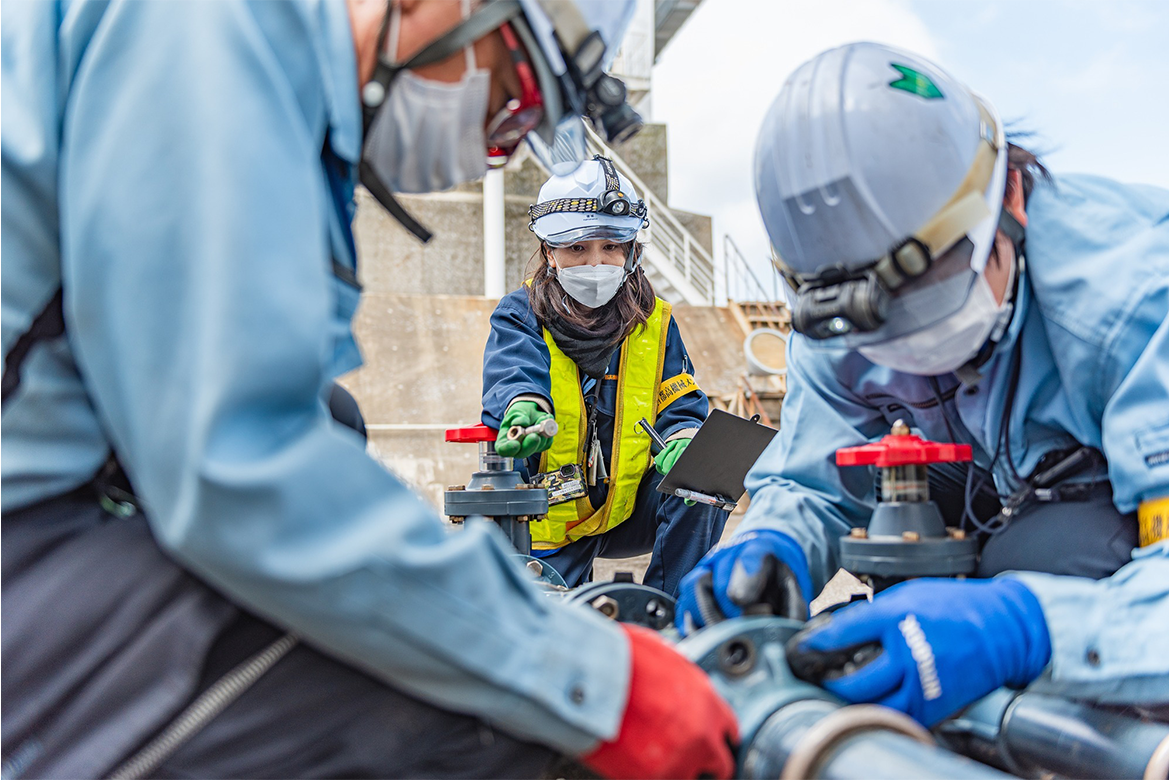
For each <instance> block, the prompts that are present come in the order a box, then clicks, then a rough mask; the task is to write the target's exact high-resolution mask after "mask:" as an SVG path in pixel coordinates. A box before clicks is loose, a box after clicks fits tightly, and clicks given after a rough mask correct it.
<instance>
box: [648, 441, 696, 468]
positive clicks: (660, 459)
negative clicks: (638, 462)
mask: <svg viewBox="0 0 1170 780" xmlns="http://www.w3.org/2000/svg"><path fill="white" fill-rule="evenodd" d="M690 443H691V440H690V439H675V440H674V441H668V442H667V443H666V446H665V447H663V448H662V450H661V451H660V452H659V453H658V454H657V455H655V456H654V468H656V469H658V473H659V474H661V475H662V476H664V477H665V476H666V475H667V474H668V473H670V470H671V469H672V468H674V464H675V463H677V462H678V459H679V457H680V456H681V455H682V454H683V450H685V449H686V448H687V445H688V444H690Z"/></svg>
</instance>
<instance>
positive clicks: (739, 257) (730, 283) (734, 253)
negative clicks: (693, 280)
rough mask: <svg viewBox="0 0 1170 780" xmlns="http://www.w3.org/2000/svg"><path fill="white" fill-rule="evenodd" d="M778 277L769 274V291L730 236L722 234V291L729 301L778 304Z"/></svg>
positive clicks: (774, 274)
mask: <svg viewBox="0 0 1170 780" xmlns="http://www.w3.org/2000/svg"><path fill="white" fill-rule="evenodd" d="M778 279H779V275H778V274H777V273H776V272H775V271H773V272H772V274H771V280H772V289H771V290H769V289H768V288H767V287H765V286H764V283H763V282H761V281H760V277H759V276H757V275H756V272H755V271H753V270H752V267H751V265H750V264H749V263H748V261H747V258H746V257H744V256H743V252H741V251H740V249H739V246H738V245H737V244H736V243H735V241H733V240H732V238H731V236H729V235H728V234H726V233H724V234H723V291H724V295H725V296H726V299H727V300H729V301H758V302H764V301H774V302H777V303H778V302H779V301H780V300H781V298H780V286H779V282H778Z"/></svg>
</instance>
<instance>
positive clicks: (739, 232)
mask: <svg viewBox="0 0 1170 780" xmlns="http://www.w3.org/2000/svg"><path fill="white" fill-rule="evenodd" d="M1168 5H1170V4H1168V3H1167V2H1166V0H1107V1H1103V0H704V2H703V4H702V5H700V6H699V8H698V10H697V11H696V12H695V13H694V14H693V15H692V16H691V18H690V19H689V20H688V21H687V23H686V24H685V25H684V26H683V28H682V30H680V31H679V33H678V35H676V36H675V38H674V40H673V41H671V43H670V44H669V45H668V46H667V48H666V50H665V51H664V52H663V53H662V55H661V56H660V57H659V60H658V63H657V65H656V66H655V68H654V81H653V90H652V98H651V99H652V112H651V117H652V119H653V120H654V121H656V122H665V123H667V127H668V139H669V144H670V193H669V199H670V205H671V206H673V207H675V208H681V209H686V210H689V211H695V212H698V213H702V214H709V215H711V216H712V217H713V218H714V220H715V224H714V236H715V245H716V246H715V255H716V262H717V263H719V264H720V267H722V266H721V263H722V243H723V235H724V234H725V233H726V234H730V235H731V237H732V238H733V239H734V241H735V242H736V243H737V244H738V245H739V246H740V248H741V249H742V250H743V252H744V254H745V255H747V256H748V257H749V258H751V259H752V261H753V265H754V266H755V267H756V268H757V271H758V272H762V271H763V269H764V268H765V267H766V258H767V255H768V244H767V238H766V236H765V234H764V229H763V224H762V223H761V222H760V217H759V213H758V212H757V210H756V206H755V201H754V194H753V190H752V183H751V182H752V152H753V150H754V148H755V140H756V133H757V131H758V129H759V126H760V123H761V121H762V120H763V117H764V113H765V112H766V110H767V108H768V106H769V105H770V104H771V102H772V100H773V99H774V98H775V96H776V94H777V93H778V92H779V91H780V87H781V86H782V85H783V83H784V80H785V78H786V77H787V76H788V74H790V73H791V72H792V71H793V70H795V69H796V67H797V66H799V65H800V64H801V63H802V62H804V61H806V60H808V59H810V58H812V57H813V56H815V55H816V54H818V53H820V52H821V51H824V50H825V49H828V48H831V47H834V46H840V45H842V44H845V43H849V42H852V41H858V40H870V41H878V42H881V43H886V44H890V45H893V46H898V47H901V48H905V49H909V50H911V51H914V52H917V53H919V54H922V55H925V56H926V57H929V58H930V59H933V60H934V61H936V62H937V63H938V64H940V65H941V66H942V67H943V68H944V69H946V70H948V71H949V72H951V73H952V74H953V75H955V76H956V77H958V78H959V79H960V80H962V81H964V82H965V83H966V84H967V85H968V86H970V87H971V88H972V89H974V90H975V91H977V92H979V93H981V94H983V95H984V96H986V97H987V98H989V99H990V100H991V102H992V103H993V104H995V106H996V108H997V109H998V110H999V113H1000V115H1001V116H1002V117H1003V118H1004V119H1005V121H1006V122H1007V124H1008V128H1009V130H1010V129H1023V130H1028V131H1032V132H1034V133H1036V136H1035V137H1034V138H1031V139H1029V144H1030V145H1031V147H1033V148H1034V149H1035V150H1038V151H1040V152H1042V153H1044V161H1045V162H1046V163H1047V164H1048V165H1049V167H1050V168H1052V169H1053V170H1054V171H1056V172H1058V173H1059V172H1073V171H1077V172H1089V173H1096V174H1100V175H1104V176H1110V177H1112V178H1116V179H1120V180H1123V181H1133V182H1145V183H1150V184H1156V185H1159V186H1162V187H1165V186H1167V182H1168V177H1170V172H1168V169H1170V157H1168V155H1170V117H1168V114H1170V108H1168V106H1170V79H1168V73H1170V46H1168V38H1170V18H1168V10H1167V9H1168Z"/></svg>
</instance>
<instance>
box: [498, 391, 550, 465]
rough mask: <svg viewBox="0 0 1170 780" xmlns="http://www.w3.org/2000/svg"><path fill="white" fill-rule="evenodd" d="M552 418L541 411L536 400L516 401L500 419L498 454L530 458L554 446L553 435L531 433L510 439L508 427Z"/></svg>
mask: <svg viewBox="0 0 1170 780" xmlns="http://www.w3.org/2000/svg"><path fill="white" fill-rule="evenodd" d="M551 419H553V416H552V415H551V414H549V413H548V412H545V411H541V408H540V407H539V406H537V405H536V403H535V402H533V401H516V402H515V403H513V404H512V405H511V406H509V407H508V411H506V412H504V418H503V419H502V420H500V433H499V435H498V436H496V454H497V455H503V456H504V457H505V458H530V457H532V456H533V455H535V454H536V453H538V452H544V451H545V450H547V449H548V448H549V447H551V446H552V442H553V440H552V437H551V436H542V435H541V434H539V433H529V434H526V435H525V436H524V437H523V438H520V439H509V438H508V429H509V428H511V427H512V426H515V425H518V426H520V427H521V428H528V427H530V426H533V425H536V424H537V423H542V422H544V421H545V420H551Z"/></svg>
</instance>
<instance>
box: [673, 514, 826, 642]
mask: <svg viewBox="0 0 1170 780" xmlns="http://www.w3.org/2000/svg"><path fill="white" fill-rule="evenodd" d="M811 597H812V576H811V575H810V574H809V572H808V563H807V561H806V560H805V557H804V551H803V550H801V549H800V545H799V544H797V543H796V540H795V539H793V538H792V537H791V536H789V535H788V534H784V533H781V532H780V531H773V530H771V529H761V530H758V531H748V532H747V533H744V534H741V535H740V536H737V537H735V538H733V539H731V540H730V541H728V542H726V543H724V544H721V545H719V546H718V547H714V548H712V549H711V551H710V552H708V553H707V554H706V555H704V556H703V559H702V560H700V561H699V564H698V565H697V566H696V567H695V568H694V569H692V570H691V571H690V572H689V573H688V574H687V575H686V576H685V577H683V578H682V582H681V583H679V596H678V604H677V606H676V607H675V625H677V626H678V630H679V631H680V632H681V633H682V634H683V635H684V636H685V635H687V634H689V633H691V632H693V631H695V630H697V629H699V628H702V627H703V626H705V625H708V624H710V623H717V622H719V621H720V620H726V619H727V618H733V617H739V616H740V615H742V614H744V613H745V612H746V613H748V614H772V615H779V616H781V617H790V618H796V619H797V620H804V619H805V618H807V617H808V602H809V600H810V599H811Z"/></svg>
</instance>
